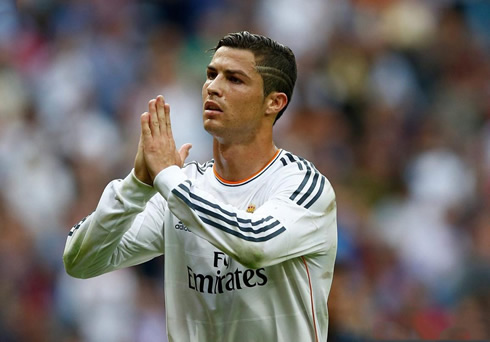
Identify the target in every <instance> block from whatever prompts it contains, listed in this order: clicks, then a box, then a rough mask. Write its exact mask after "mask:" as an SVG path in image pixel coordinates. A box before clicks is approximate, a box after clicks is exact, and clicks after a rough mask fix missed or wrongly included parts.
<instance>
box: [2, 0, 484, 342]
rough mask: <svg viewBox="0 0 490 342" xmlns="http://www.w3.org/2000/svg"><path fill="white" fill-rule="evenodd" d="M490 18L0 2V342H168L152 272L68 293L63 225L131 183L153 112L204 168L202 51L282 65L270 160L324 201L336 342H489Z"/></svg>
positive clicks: (339, 2)
mask: <svg viewBox="0 0 490 342" xmlns="http://www.w3.org/2000/svg"><path fill="white" fill-rule="evenodd" d="M488 18H490V2H488V1H485V0H481V1H480V0H473V1H450V0H447V1H443V0H433V1H415V0H411V1H395V0H377V1H375V0H356V1H355V0H350V1H349V0H330V1H328V0H306V1H305V0H253V1H240V0H186V1H178V0H175V1H170V0H168V1H148V0H146V1H137V0H110V1H108V0H64V1H62V0H38V1H35V0H18V1H12V0H2V1H0V189H1V194H0V277H1V278H0V303H1V305H0V340H1V341H5V342H13V341H29V342H32V341H66V342H68V341H69V342H75V341H87V342H96V341H103V342H111V341H114V342H125V341H128V342H130V341H136V342H153V341H155V342H156V341H160V342H161V341H164V340H165V338H164V337H163V336H164V335H165V319H164V316H165V314H164V302H163V291H162V287H163V283H162V279H163V275H162V269H161V263H162V259H161V258H158V259H155V260H154V261H152V262H149V263H147V264H145V265H142V266H139V267H135V268H131V269H126V270H122V271H119V272H115V273H111V274H107V275H104V276H101V277H99V278H95V279H91V280H85V281H81V280H76V279H72V278H70V277H68V276H67V275H66V274H65V273H64V270H63V267H62V260H61V255H62V250H63V247H64V242H65V238H66V235H67V233H68V231H69V229H70V227H71V226H72V225H74V224H75V223H76V222H78V221H79V220H80V219H81V218H82V217H84V216H86V215H87V214H89V213H90V212H91V211H92V210H93V209H94V207H95V205H96V203H97V200H98V198H99V196H100V194H101V192H102V190H103V188H104V186H105V185H106V183H107V182H108V181H109V180H111V179H113V178H121V177H124V176H125V175H126V174H127V173H128V172H129V170H130V168H131V166H132V161H133V157H134V154H135V152H136V146H137V139H138V134H139V121H138V120H139V115H140V114H141V113H142V112H143V111H145V110H146V106H147V101H148V100H149V99H151V98H153V97H155V96H156V95H157V94H164V95H165V96H166V99H167V101H168V102H169V103H170V104H171V106H172V119H173V126H174V135H175V136H176V137H177V143H178V144H180V143H183V142H188V141H190V142H192V143H193V144H194V148H193V150H192V151H191V156H190V158H191V159H195V160H198V161H205V160H207V159H208V158H210V154H209V150H210V148H209V143H210V138H209V137H208V136H207V135H206V134H205V133H203V131H202V129H201V120H200V113H201V110H200V88H201V84H202V82H203V80H204V77H205V74H204V70H205V69H204V67H205V66H206V65H207V63H208V62H209V59H210V56H211V55H210V53H209V52H206V50H207V49H208V48H211V47H213V46H214V45H215V43H216V41H217V39H218V38H220V37H221V36H223V35H224V34H226V33H228V32H232V31H237V30H243V29H247V30H249V31H253V32H257V33H263V34H266V35H270V36H271V37H272V38H274V39H277V40H279V41H281V42H283V43H285V44H286V45H289V46H291V47H292V48H293V50H294V51H295V53H296V54H297V60H298V65H299V78H298V83H297V88H296V92H295V94H294V98H293V102H292V104H291V106H290V107H289V109H288V111H287V112H286V114H285V115H284V116H283V118H282V119H281V120H279V122H278V124H277V125H276V126H277V127H276V132H275V133H276V138H275V139H276V142H277V143H278V145H279V146H281V147H283V148H286V149H290V150H291V151H293V152H295V153H296V154H299V155H302V156H304V157H306V158H308V159H310V160H312V161H313V162H314V163H315V164H316V166H317V168H318V169H319V170H321V171H322V172H323V173H324V174H325V175H327V177H328V178H329V179H330V181H331V183H332V184H333V186H334V188H335V189H336V193H337V198H338V218H339V250H338V257H337V266H336V270H335V276H334V283H333V287H332V292H331V297H330V301H329V306H330V314H331V326H330V341H355V340H359V339H363V338H372V339H391V340H393V339H405V340H407V339H409V340H416V339H433V340H434V339H446V340H448V339H449V340H456V339H473V340H474V339H488V338H490V335H489V334H490V332H489V329H490V324H489V321H488V318H489V317H490V309H489V307H490V295H489V288H490V286H489V284H490V248H489V246H490V22H489V20H488Z"/></svg>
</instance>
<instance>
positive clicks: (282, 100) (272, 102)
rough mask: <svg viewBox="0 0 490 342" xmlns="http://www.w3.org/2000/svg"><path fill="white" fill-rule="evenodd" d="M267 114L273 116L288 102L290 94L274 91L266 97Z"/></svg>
mask: <svg viewBox="0 0 490 342" xmlns="http://www.w3.org/2000/svg"><path fill="white" fill-rule="evenodd" d="M265 104H266V108H265V114H266V115H268V116H269V115H270V116H272V117H273V118H275V117H276V115H277V114H278V113H279V112H280V111H281V110H282V109H283V108H284V107H286V105H287V104H288V96H287V95H286V94H285V93H280V92H277V91H273V92H272V93H270V94H269V95H267V97H266V98H265Z"/></svg>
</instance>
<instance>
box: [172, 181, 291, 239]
mask: <svg viewBox="0 0 490 342" xmlns="http://www.w3.org/2000/svg"><path fill="white" fill-rule="evenodd" d="M172 193H173V194H175V195H176V196H177V197H179V198H180V199H181V200H182V201H184V203H186V204H187V205H188V206H189V208H191V209H193V210H195V211H199V212H201V213H203V214H206V215H208V216H211V217H213V218H216V219H218V220H221V221H223V222H224V223H227V224H228V225H230V226H234V227H237V228H238V229H239V230H240V231H242V232H245V233H254V234H259V233H262V232H265V231H268V230H270V229H272V228H274V227H276V226H278V225H279V224H280V223H279V221H277V220H275V221H274V222H272V223H270V224H269V225H267V226H263V227H261V228H258V229H254V228H251V227H243V226H241V225H239V224H238V223H237V222H236V221H230V220H228V219H226V218H225V217H223V216H221V215H219V214H217V213H215V212H213V211H210V210H208V209H206V208H203V207H200V206H198V205H196V204H194V203H192V202H191V201H190V200H189V199H188V198H187V197H186V196H185V195H184V194H182V193H180V192H179V191H177V189H174V190H172ZM189 195H191V193H189ZM199 217H200V218H201V219H202V220H203V222H205V223H208V224H211V223H210V222H212V223H213V224H211V225H212V226H215V227H216V226H217V225H219V226H220V227H224V226H222V225H220V224H219V223H217V222H215V221H212V220H210V219H209V218H204V217H202V216H199ZM269 218H272V217H271V216H269V217H268V218H265V219H262V220H260V221H262V222H264V221H268V220H270V219H269ZM226 229H227V230H230V231H233V232H236V231H234V230H232V229H230V228H226ZM281 229H284V230H285V228H284V227H281ZM281 229H279V230H281ZM269 235H270V234H269Z"/></svg>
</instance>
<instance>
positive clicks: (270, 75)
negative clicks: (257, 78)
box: [212, 31, 297, 123]
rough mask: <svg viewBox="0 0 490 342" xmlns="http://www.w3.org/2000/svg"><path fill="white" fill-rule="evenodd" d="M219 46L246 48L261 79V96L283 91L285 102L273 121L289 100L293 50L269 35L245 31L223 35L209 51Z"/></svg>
mask: <svg viewBox="0 0 490 342" xmlns="http://www.w3.org/2000/svg"><path fill="white" fill-rule="evenodd" d="M222 46H226V47H230V48H235V49H243V50H249V51H251V52H252V53H253V54H254V56H255V63H256V64H257V71H258V72H259V74H260V75H261V76H262V80H263V81H264V96H267V95H269V94H270V93H272V92H273V91H277V92H281V93H285V94H286V96H287V97H288V103H287V104H286V106H285V107H284V108H283V109H282V110H281V111H280V112H279V113H278V114H277V116H276V119H275V121H277V120H278V119H279V117H280V116H281V115H282V114H283V113H284V111H285V110H286V108H287V106H288V105H289V102H291V97H292V95H293V89H294V84H295V83H296V77H297V68H296V58H295V57H294V53H293V51H292V50H291V49H290V48H289V47H287V46H285V45H282V44H280V43H278V42H276V41H274V40H272V39H271V38H269V37H266V36H262V35H259V34H254V33H250V32H247V31H242V32H236V33H229V34H227V35H226V36H224V37H223V38H221V39H220V41H219V42H218V44H217V45H216V47H215V48H214V49H212V50H213V51H215V52H216V51H217V50H218V49H219V48H220V47H222ZM275 121H274V123H275Z"/></svg>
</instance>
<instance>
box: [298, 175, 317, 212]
mask: <svg viewBox="0 0 490 342" xmlns="http://www.w3.org/2000/svg"><path fill="white" fill-rule="evenodd" d="M319 175H320V174H319V173H317V172H315V176H313V182H311V184H310V187H309V188H308V190H307V191H306V192H305V194H304V195H303V196H302V197H301V198H300V199H299V200H298V202H296V203H298V205H301V204H303V202H304V201H306V199H307V198H308V197H310V195H311V193H312V192H313V190H314V189H315V186H316V183H317V182H318V176H319Z"/></svg>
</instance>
